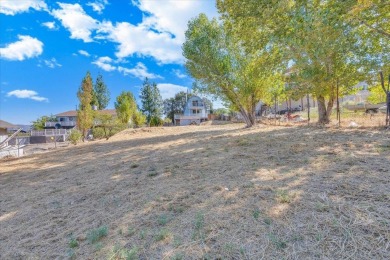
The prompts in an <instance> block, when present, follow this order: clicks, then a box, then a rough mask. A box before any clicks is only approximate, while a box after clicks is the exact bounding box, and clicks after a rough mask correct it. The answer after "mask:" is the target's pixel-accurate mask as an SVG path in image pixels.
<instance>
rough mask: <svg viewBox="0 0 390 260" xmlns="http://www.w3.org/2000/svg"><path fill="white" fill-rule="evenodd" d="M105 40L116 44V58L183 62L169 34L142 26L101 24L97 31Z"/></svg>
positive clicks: (177, 44) (174, 41)
mask: <svg viewBox="0 0 390 260" xmlns="http://www.w3.org/2000/svg"><path fill="white" fill-rule="evenodd" d="M98 32H99V33H102V35H100V37H102V36H103V35H104V36H105V38H106V39H108V40H110V41H112V42H115V43H118V44H119V46H118V51H117V52H116V53H115V55H116V56H117V57H118V58H125V57H128V56H132V55H134V54H137V55H139V56H149V57H154V58H155V59H156V60H157V61H158V62H161V63H180V62H182V61H183V57H182V55H181V47H180V44H179V43H177V41H176V40H175V39H174V38H172V35H171V34H169V33H157V32H155V31H152V30H150V29H149V28H147V27H145V26H142V25H138V26H135V25H132V24H130V23H127V22H121V23H116V24H115V25H113V24H112V23H111V22H103V24H102V26H101V27H100V29H99V30H98Z"/></svg>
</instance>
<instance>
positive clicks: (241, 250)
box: [240, 247, 248, 259]
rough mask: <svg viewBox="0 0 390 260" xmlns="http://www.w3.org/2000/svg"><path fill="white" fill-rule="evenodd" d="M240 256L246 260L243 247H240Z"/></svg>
mask: <svg viewBox="0 0 390 260" xmlns="http://www.w3.org/2000/svg"><path fill="white" fill-rule="evenodd" d="M240 254H241V255H242V256H243V257H244V258H245V259H247V258H248V257H247V255H246V252H245V248H244V247H240Z"/></svg>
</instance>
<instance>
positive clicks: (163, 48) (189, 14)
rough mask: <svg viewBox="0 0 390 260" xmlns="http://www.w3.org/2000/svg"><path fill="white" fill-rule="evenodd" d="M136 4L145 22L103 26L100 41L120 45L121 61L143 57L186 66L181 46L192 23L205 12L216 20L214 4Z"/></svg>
mask: <svg viewBox="0 0 390 260" xmlns="http://www.w3.org/2000/svg"><path fill="white" fill-rule="evenodd" d="M133 3H134V4H135V5H136V6H137V7H138V8H139V9H140V10H141V11H143V12H144V13H145V15H144V18H143V20H142V22H141V23H140V24H138V25H133V24H130V23H127V22H118V23H116V24H112V23H111V22H110V21H106V22H103V23H102V24H101V25H100V27H99V29H98V31H97V32H98V33H100V34H99V35H98V36H97V38H98V39H108V40H110V41H112V42H115V43H118V51H117V52H116V53H115V54H116V56H117V57H118V58H125V57H128V56H133V55H139V56H147V57H153V58H155V59H156V60H157V61H158V62H159V63H163V64H166V63H183V61H184V58H183V56H182V49H181V45H182V44H183V42H184V39H185V37H184V33H185V30H186V29H187V22H188V20H189V19H191V18H193V17H195V16H197V15H198V14H199V13H200V12H205V13H206V14H208V15H209V16H210V17H212V16H216V14H217V13H216V9H215V7H214V1H177V0H166V1H147V0H139V1H133Z"/></svg>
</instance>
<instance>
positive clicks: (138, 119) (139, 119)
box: [133, 110, 146, 127]
mask: <svg viewBox="0 0 390 260" xmlns="http://www.w3.org/2000/svg"><path fill="white" fill-rule="evenodd" d="M133 123H134V126H135V127H141V126H143V125H145V123H146V116H145V115H144V114H142V112H141V111H138V110H137V111H136V112H135V113H134V114H133Z"/></svg>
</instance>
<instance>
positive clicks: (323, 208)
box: [316, 202, 329, 212]
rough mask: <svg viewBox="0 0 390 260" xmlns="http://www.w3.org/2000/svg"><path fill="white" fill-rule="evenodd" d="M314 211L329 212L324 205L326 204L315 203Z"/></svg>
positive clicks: (327, 207)
mask: <svg viewBox="0 0 390 260" xmlns="http://www.w3.org/2000/svg"><path fill="white" fill-rule="evenodd" d="M316 210H317V211H319V212H325V211H329V205H326V204H324V203H321V202H317V203H316Z"/></svg>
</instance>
